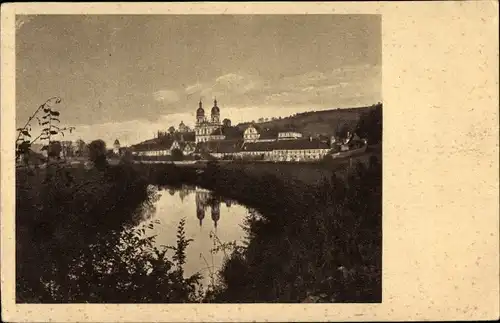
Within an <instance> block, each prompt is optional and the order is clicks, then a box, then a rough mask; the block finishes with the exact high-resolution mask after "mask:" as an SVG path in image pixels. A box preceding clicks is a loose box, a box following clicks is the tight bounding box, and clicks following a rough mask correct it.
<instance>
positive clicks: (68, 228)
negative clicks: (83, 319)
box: [16, 98, 200, 303]
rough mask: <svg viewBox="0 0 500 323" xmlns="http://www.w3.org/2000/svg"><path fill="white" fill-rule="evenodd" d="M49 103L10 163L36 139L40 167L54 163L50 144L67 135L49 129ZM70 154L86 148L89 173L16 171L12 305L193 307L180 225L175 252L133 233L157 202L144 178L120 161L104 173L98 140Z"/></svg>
mask: <svg viewBox="0 0 500 323" xmlns="http://www.w3.org/2000/svg"><path fill="white" fill-rule="evenodd" d="M52 101H53V102H52ZM52 101H51V100H49V101H47V102H46V104H44V105H42V106H40V107H39V108H38V109H37V110H36V111H35V113H34V114H33V115H32V116H31V117H30V119H29V120H28V122H27V123H26V126H24V127H23V128H19V129H18V131H19V135H18V140H17V141H16V158H19V157H21V156H25V155H26V154H27V153H28V152H30V146H31V144H32V143H33V142H35V141H36V140H38V139H40V140H46V141H47V145H45V146H44V150H47V152H48V154H47V155H48V157H47V161H50V159H51V157H57V156H59V154H60V152H61V148H62V147H61V143H60V142H59V141H54V140H52V138H53V137H54V136H55V135H57V134H59V133H61V130H65V129H66V128H60V127H58V126H55V125H54V123H55V122H59V118H58V117H59V112H57V111H55V110H54V108H53V107H52V106H51V105H50V104H49V103H59V102H60V99H59V98H53V100H52ZM41 111H43V112H44V113H45V114H44V116H43V117H42V119H43V120H44V121H41V120H39V121H40V124H41V125H43V126H45V128H44V129H43V130H42V133H41V134H40V135H39V136H38V137H36V138H35V139H33V140H31V139H30V138H31V133H30V131H31V125H30V122H31V120H32V119H34V118H37V119H38V114H39V113H40V112H41ZM61 134H62V133H61ZM77 147H78V151H79V152H80V153H82V151H83V150H84V148H88V150H89V157H90V160H91V161H93V162H94V164H95V166H96V168H95V169H88V170H87V169H84V168H83V167H77V168H74V167H68V165H64V164H61V163H50V164H48V165H47V167H46V168H45V169H42V170H38V171H37V173H33V172H32V171H31V169H29V168H28V167H24V168H18V170H17V172H16V301H17V302H19V303H40V302H41V303H47V302H49V303H68V302H69V303H75V302H77V303H81V302H91V303H92V302H99V303H102V302H112V303H118V302H120V303H126V302H134V303H137V302H170V303H175V302H195V301H198V298H199V295H198V294H197V292H196V290H197V286H198V284H199V283H198V282H199V280H200V275H198V274H196V275H193V276H191V277H188V278H185V277H184V276H183V264H184V262H185V257H186V256H185V250H186V248H187V247H188V246H189V243H190V241H191V240H189V239H187V238H186V237H185V233H184V228H183V227H184V222H181V223H180V224H179V234H178V242H177V245H176V246H165V247H157V246H156V245H155V244H154V242H155V241H154V239H155V237H154V236H149V235H148V234H147V233H146V228H145V227H144V226H143V227H142V228H141V227H137V226H138V225H139V223H140V222H143V221H145V220H147V219H148V218H149V217H150V216H151V214H152V212H153V210H154V203H155V201H156V200H157V193H156V191H155V190H153V189H152V187H151V186H150V185H149V184H148V180H147V178H145V177H144V176H142V175H141V174H140V173H138V172H137V171H136V170H134V168H133V165H132V164H131V163H127V162H126V161H125V162H123V163H122V164H121V165H119V166H116V167H106V166H107V163H106V157H105V154H106V146H105V144H104V142H103V141H102V140H96V141H93V142H92V143H91V144H90V145H89V146H88V147H85V144H84V143H83V141H79V142H78V143H77ZM26 166H29V165H28V164H27V165H26ZM96 170H99V171H96ZM148 229H153V223H151V224H149V225H148ZM170 251H173V253H172V254H169V252H170Z"/></svg>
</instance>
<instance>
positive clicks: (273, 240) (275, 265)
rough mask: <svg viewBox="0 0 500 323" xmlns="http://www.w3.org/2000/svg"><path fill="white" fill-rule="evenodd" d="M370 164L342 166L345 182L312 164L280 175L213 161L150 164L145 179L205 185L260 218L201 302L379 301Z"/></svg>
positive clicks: (375, 192) (377, 196)
mask: <svg viewBox="0 0 500 323" xmlns="http://www.w3.org/2000/svg"><path fill="white" fill-rule="evenodd" d="M371 157H373V156H371ZM368 160H369V162H368V166H365V164H363V163H355V164H353V165H347V166H346V167H345V169H343V170H342V171H341V173H342V174H343V176H338V175H337V174H338V173H339V169H335V170H332V169H329V168H328V167H326V168H325V167H318V165H316V167H314V168H304V167H302V168H297V166H295V168H292V167H291V166H290V169H289V170H288V171H284V168H283V167H282V166H281V167H280V166H279V165H278V166H276V167H274V168H272V169H263V168H262V167H261V164H255V165H244V166H242V165H236V164H217V163H212V164H209V165H208V166H207V168H206V169H205V170H204V171H203V172H201V173H200V172H197V171H196V169H190V168H182V167H176V166H175V165H162V166H160V165H156V167H150V168H148V170H149V172H150V173H149V175H148V176H149V177H150V178H152V179H153V180H154V181H156V182H158V183H164V184H167V183H168V184H172V185H181V184H186V183H189V184H192V185H197V186H201V187H204V188H206V189H209V190H212V191H213V192H214V193H215V194H219V195H221V196H224V197H228V198H231V199H234V200H236V201H238V202H239V203H241V204H244V205H247V206H249V207H251V208H252V209H255V210H257V211H258V213H259V214H260V216H258V217H252V216H250V217H249V218H248V221H247V222H248V225H247V226H246V231H247V233H248V234H249V237H250V238H249V244H248V245H247V246H245V247H244V248H243V249H241V248H238V249H235V250H234V251H233V252H232V253H231V254H230V256H229V258H228V260H227V262H226V264H225V266H224V268H223V270H222V271H221V272H220V275H221V281H220V282H219V284H218V285H217V286H214V290H213V292H212V293H211V294H210V295H209V296H208V298H207V301H210V302H298V301H302V300H304V299H308V298H310V297H313V298H314V297H316V298H315V299H316V300H317V301H324V302H379V301H380V300H381V243H382V238H381V237H382V232H381V230H382V228H381V208H382V197H381V187H382V185H381V184H382V183H381V182H382V168H381V164H380V163H379V162H378V160H377V159H376V158H368ZM257 165H259V166H257ZM297 173H302V175H298V176H297ZM313 173H314V174H316V177H315V179H314V180H311V179H312V178H314V176H313V175H311V174H313ZM318 174H319V175H318ZM292 175H295V176H292Z"/></svg>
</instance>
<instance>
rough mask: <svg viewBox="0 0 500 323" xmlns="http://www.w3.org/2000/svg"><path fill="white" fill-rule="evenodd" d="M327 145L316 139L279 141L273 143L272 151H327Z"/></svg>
mask: <svg viewBox="0 0 500 323" xmlns="http://www.w3.org/2000/svg"><path fill="white" fill-rule="evenodd" d="M329 148H330V146H329V145H328V143H326V142H324V141H321V140H318V139H314V138H313V139H309V138H305V139H296V140H280V141H276V142H274V146H273V149H275V150H293V149H329Z"/></svg>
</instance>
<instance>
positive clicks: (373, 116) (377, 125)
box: [356, 103, 382, 144]
mask: <svg viewBox="0 0 500 323" xmlns="http://www.w3.org/2000/svg"><path fill="white" fill-rule="evenodd" d="M356 132H357V134H358V135H359V136H361V138H368V143H369V144H378V143H380V142H381V141H382V104H381V103H379V104H377V105H375V106H374V107H373V109H371V110H369V111H367V112H365V113H363V114H362V115H361V117H360V119H359V122H358V125H357V128H356Z"/></svg>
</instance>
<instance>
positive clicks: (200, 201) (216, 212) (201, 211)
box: [195, 188, 230, 229]
mask: <svg viewBox="0 0 500 323" xmlns="http://www.w3.org/2000/svg"><path fill="white" fill-rule="evenodd" d="M195 192H196V199H195V200H196V217H197V218H198V220H199V221H200V227H201V226H203V219H205V216H206V213H207V210H208V209H210V216H211V217H212V221H213V225H214V228H216V229H217V222H219V220H220V205H221V202H223V201H222V200H223V199H222V198H221V197H218V196H215V195H214V194H212V192H210V191H208V190H204V189H201V188H197V189H196V191H195ZM229 203H230V202H229ZM226 204H227V203H226Z"/></svg>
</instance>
